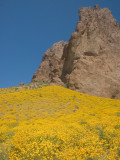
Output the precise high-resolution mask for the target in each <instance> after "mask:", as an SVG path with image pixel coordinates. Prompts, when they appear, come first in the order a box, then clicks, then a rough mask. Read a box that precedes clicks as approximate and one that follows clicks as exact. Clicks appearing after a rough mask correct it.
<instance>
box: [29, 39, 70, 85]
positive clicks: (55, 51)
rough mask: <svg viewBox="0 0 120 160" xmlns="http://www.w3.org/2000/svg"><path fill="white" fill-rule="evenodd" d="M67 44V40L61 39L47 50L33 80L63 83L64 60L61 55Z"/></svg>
mask: <svg viewBox="0 0 120 160" xmlns="http://www.w3.org/2000/svg"><path fill="white" fill-rule="evenodd" d="M66 44H67V43H66V42H63V41H60V42H58V43H56V44H54V45H53V46H52V47H51V48H50V49H48V50H47V52H46V53H45V54H44V56H43V59H42V63H41V64H40V67H39V69H38V70H37V71H36V72H35V74H34V75H33V78H32V82H34V81H43V82H49V83H58V84H60V85H61V84H63V82H62V81H61V79H60V77H61V74H62V68H63V60H61V57H62V55H63V49H64V46H65V45H66Z"/></svg>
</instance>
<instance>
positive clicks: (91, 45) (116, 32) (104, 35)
mask: <svg viewBox="0 0 120 160" xmlns="http://www.w3.org/2000/svg"><path fill="white" fill-rule="evenodd" d="M39 80H41V81H48V82H50V83H55V84H60V85H61V84H65V85H67V87H68V88H70V89H73V90H77V91H80V92H82V93H86V94H90V95H94V96H100V97H108V98H116V99H120V26H119V24H118V23H117V22H116V20H115V19H114V18H113V16H112V14H111V12H110V10H109V9H107V8H102V9H101V8H100V7H99V6H98V5H95V7H94V8H91V7H85V8H80V9H79V21H78V23H77V26H76V30H75V32H74V33H72V35H71V37H70V39H69V42H68V43H67V42H63V41H61V42H58V43H56V44H54V45H53V46H52V48H51V49H49V50H48V51H47V52H46V53H45V55H44V56H43V60H42V63H41V65H40V67H39V69H38V70H37V72H36V73H35V74H34V75H33V78H32V82H34V81H39Z"/></svg>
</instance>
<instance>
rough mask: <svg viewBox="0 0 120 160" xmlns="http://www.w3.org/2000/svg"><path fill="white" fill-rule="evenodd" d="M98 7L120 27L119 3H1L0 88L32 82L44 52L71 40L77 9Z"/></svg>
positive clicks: (65, 0) (22, 0)
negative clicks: (109, 13) (107, 9)
mask: <svg viewBox="0 0 120 160" xmlns="http://www.w3.org/2000/svg"><path fill="white" fill-rule="evenodd" d="M95 4H99V5H100V7H101V8H104V7H107V8H109V9H110V10H111V12H112V14H113V16H114V17H115V19H116V20H117V22H118V23H119V24H120V1H119V0H59V1H57V0H0V88H7V87H12V86H16V85H19V83H20V82H24V83H25V84H27V83H30V81H31V79H32V76H33V73H34V72H35V71H36V70H37V69H38V67H39V65H40V62H41V60H42V56H43V54H44V53H45V51H46V50H47V49H49V48H50V47H51V46H52V45H53V44H54V43H56V42H58V41H61V40H64V41H68V40H69V38H70V35H71V34H72V32H74V30H75V28H76V24H77V21H78V9H79V8H80V7H88V6H92V7H93V6H94V5H95Z"/></svg>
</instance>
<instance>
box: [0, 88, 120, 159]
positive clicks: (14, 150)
mask: <svg viewBox="0 0 120 160" xmlns="http://www.w3.org/2000/svg"><path fill="white" fill-rule="evenodd" d="M62 159H63V160H119V159H120V100H112V99H107V98H99V97H94V96H89V95H86V94H82V93H79V92H75V91H72V90H69V89H67V88H63V87H60V86H48V87H43V88H36V89H25V88H23V89H18V90H16V89H15V87H13V88H7V89H0V160H62Z"/></svg>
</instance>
